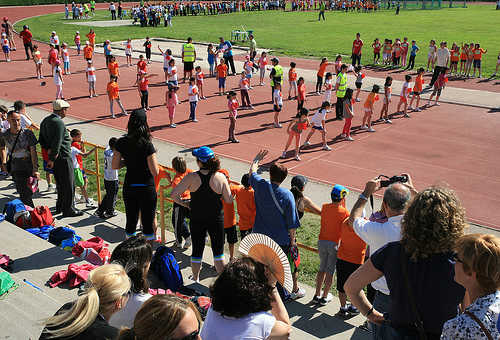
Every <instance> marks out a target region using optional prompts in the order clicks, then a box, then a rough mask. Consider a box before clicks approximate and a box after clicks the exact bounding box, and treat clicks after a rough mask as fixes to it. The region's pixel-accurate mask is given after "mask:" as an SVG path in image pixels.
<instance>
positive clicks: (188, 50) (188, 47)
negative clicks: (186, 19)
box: [182, 44, 194, 62]
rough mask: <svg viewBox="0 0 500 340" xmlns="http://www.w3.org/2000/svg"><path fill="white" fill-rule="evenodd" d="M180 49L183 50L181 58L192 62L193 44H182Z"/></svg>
mask: <svg viewBox="0 0 500 340" xmlns="http://www.w3.org/2000/svg"><path fill="white" fill-rule="evenodd" d="M182 50H183V51H184V58H183V59H182V61H184V62H194V45H193V44H184V46H182Z"/></svg>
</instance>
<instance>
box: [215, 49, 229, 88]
mask: <svg viewBox="0 0 500 340" xmlns="http://www.w3.org/2000/svg"><path fill="white" fill-rule="evenodd" d="M216 71H217V72H216V78H217V79H218V80H219V96H222V93H226V77H227V65H226V64H225V61H224V59H222V58H221V60H220V64H219V65H217V67H216ZM221 90H222V92H221Z"/></svg>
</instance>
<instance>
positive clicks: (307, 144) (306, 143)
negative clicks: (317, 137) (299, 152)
mask: <svg viewBox="0 0 500 340" xmlns="http://www.w3.org/2000/svg"><path fill="white" fill-rule="evenodd" d="M309 145H311V143H309V142H304V145H302V146H304V147H305V146H309Z"/></svg>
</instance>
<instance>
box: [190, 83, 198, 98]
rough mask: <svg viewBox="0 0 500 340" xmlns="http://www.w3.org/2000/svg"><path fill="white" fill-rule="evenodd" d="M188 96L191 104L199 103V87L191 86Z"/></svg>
mask: <svg viewBox="0 0 500 340" xmlns="http://www.w3.org/2000/svg"><path fill="white" fill-rule="evenodd" d="M188 96H189V102H197V101H198V86H196V85H189V88H188Z"/></svg>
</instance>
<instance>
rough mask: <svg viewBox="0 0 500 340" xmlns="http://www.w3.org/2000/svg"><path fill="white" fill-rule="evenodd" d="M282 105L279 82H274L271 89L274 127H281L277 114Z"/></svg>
mask: <svg viewBox="0 0 500 340" xmlns="http://www.w3.org/2000/svg"><path fill="white" fill-rule="evenodd" d="M282 107H283V96H282V95H281V84H280V83H279V82H276V83H275V84H274V91H273V111H274V127H275V128H281V124H280V120H279V115H280V112H281V108H282Z"/></svg>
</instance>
